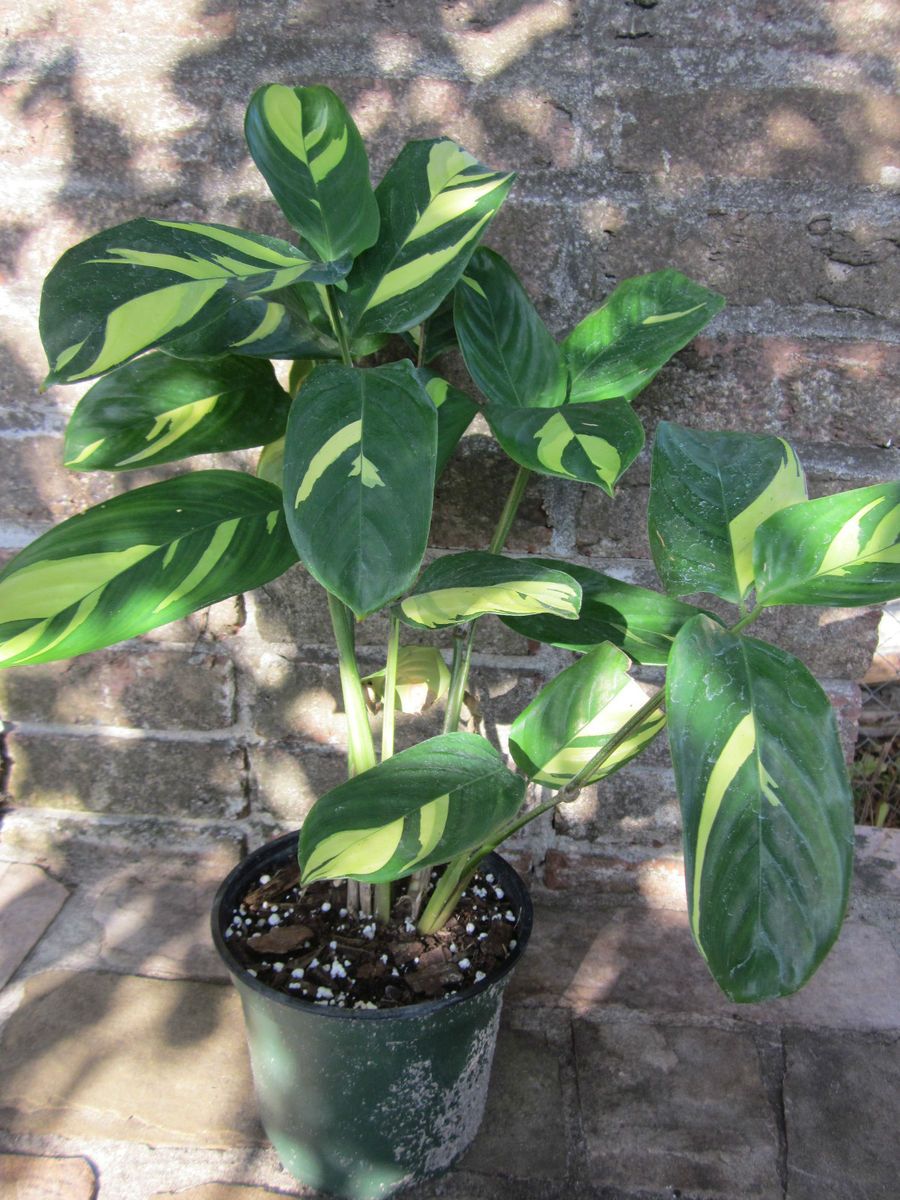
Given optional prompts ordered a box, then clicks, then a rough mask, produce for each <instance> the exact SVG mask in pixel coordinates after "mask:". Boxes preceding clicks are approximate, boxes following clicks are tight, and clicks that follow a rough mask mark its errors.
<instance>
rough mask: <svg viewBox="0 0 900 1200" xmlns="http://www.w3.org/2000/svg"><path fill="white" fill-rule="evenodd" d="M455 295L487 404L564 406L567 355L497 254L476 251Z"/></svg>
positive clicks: (471, 364)
mask: <svg viewBox="0 0 900 1200" xmlns="http://www.w3.org/2000/svg"><path fill="white" fill-rule="evenodd" d="M455 294H456V303H455V307H454V323H455V325H456V333H457V337H458V338H459V346H460V349H461V350H462V352H463V357H464V358H465V360H466V366H467V367H468V369H469V374H470V375H471V376H472V378H473V379H474V380H475V382H476V384H477V385H478V387H479V388H480V389H481V391H482V392H483V393H484V395H485V396H487V398H488V400H489V401H490V402H491V403H492V404H500V405H504V406H505V407H507V408H509V407H515V408H532V407H541V408H555V407H557V406H558V405H560V404H562V403H563V402H564V401H565V399H566V368H565V364H564V362H563V356H562V352H561V350H560V348H559V346H557V344H556V342H555V341H554V340H553V338H552V336H551V334H550V331H549V329H548V328H547V326H546V325H545V324H544V322H543V321H542V320H541V318H540V316H539V315H538V312H537V310H536V309H535V307H534V305H533V304H532V303H531V301H530V300H529V298H528V294H527V292H526V291H525V289H524V288H523V287H522V285H521V283H520V282H519V280H518V278H517V277H516V275H515V273H514V272H513V270H512V268H511V267H510V266H509V264H508V263H507V262H506V261H505V260H504V259H503V258H501V257H500V255H499V254H496V253H495V252H494V251H493V250H486V249H484V248H483V247H482V248H481V249H479V250H476V251H475V253H474V254H473V255H472V258H471V260H470V262H469V265H468V266H467V267H466V270H465V273H464V275H463V277H462V279H461V280H460V282H459V285H458V286H457V288H456V293H455Z"/></svg>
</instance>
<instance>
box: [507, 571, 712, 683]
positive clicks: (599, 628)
mask: <svg viewBox="0 0 900 1200" xmlns="http://www.w3.org/2000/svg"><path fill="white" fill-rule="evenodd" d="M529 562H531V563H533V564H535V565H537V566H542V567H557V568H562V569H563V570H564V571H565V572H566V574H567V575H571V576H572V578H573V579H575V580H577V581H578V583H580V584H581V613H580V615H579V617H578V620H577V621H563V620H561V619H560V618H559V617H554V616H549V615H538V616H536V617H503V618H501V619H502V621H503V623H504V625H508V626H509V627H510V629H514V630H515V632H516V633H519V634H521V635H522V637H526V638H531V639H532V640H533V641H535V642H546V643H547V644H548V645H550V646H558V647H559V648H560V649H561V650H575V651H578V652H579V653H584V652H585V651H588V650H590V649H592V648H593V647H594V646H599V645H600V644H601V643H602V642H612V643H613V644H614V645H616V646H619V647H621V649H622V650H624V651H625V653H626V654H627V655H628V657H629V658H631V659H633V660H634V661H635V662H638V663H641V664H643V665H644V666H661V665H663V664H665V662H666V660H667V659H668V657H669V650H670V649H671V647H672V642H673V641H674V640H675V635H676V633H677V632H678V630H679V629H680V628H681V626H682V625H683V624H684V623H685V621H689V620H690V619H691V617H695V616H696V615H697V612H698V611H699V610H698V609H696V608H694V606H693V605H692V604H684V603H682V601H680V600H673V599H671V598H670V597H669V596H661V595H660V594H659V592H653V591H650V589H649V588H642V587H635V585H634V584H631V583H623V582H622V581H621V580H620V579H613V578H612V577H611V576H609V575H603V574H601V573H600V572H599V571H593V570H591V568H590V567H579V566H573V565H572V564H571V563H567V562H558V561H556V560H555V559H551V558H538V559H533V558H532V559H529Z"/></svg>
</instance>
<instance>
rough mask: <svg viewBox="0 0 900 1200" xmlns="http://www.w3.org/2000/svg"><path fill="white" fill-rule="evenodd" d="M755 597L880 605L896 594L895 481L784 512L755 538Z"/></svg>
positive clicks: (899, 530) (899, 584)
mask: <svg viewBox="0 0 900 1200" xmlns="http://www.w3.org/2000/svg"><path fill="white" fill-rule="evenodd" d="M755 558H756V572H757V599H758V601H759V602H760V603H761V604H763V605H766V606H768V605H771V604H827V605H838V606H841V607H843V606H847V605H857V604H880V603H884V602H885V601H888V600H893V599H895V598H897V597H898V596H900V483H886V484H877V485H876V486H874V487H867V488H855V489H854V490H853V491H849V492H840V493H838V494H837V495H836V496H824V497H822V498H820V499H818V500H808V501H806V502H805V503H803V504H796V505H794V506H793V507H791V508H786V509H783V510H782V511H780V512H778V513H777V514H776V515H774V516H773V517H771V518H769V520H767V521H766V522H765V523H764V524H763V525H761V526H760V528H759V529H758V530H757V532H756V543H755Z"/></svg>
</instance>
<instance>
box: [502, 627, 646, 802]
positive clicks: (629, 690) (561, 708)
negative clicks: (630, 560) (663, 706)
mask: <svg viewBox="0 0 900 1200" xmlns="http://www.w3.org/2000/svg"><path fill="white" fill-rule="evenodd" d="M630 665H631V664H630V661H629V659H628V656H627V655H626V654H623V653H622V651H621V650H619V649H618V648H617V647H616V646H613V645H610V644H609V643H606V644H605V645H602V646H597V647H595V649H593V650H591V651H590V652H589V653H588V654H585V655H584V657H583V658H580V659H578V661H577V662H575V663H573V664H572V666H571V667H567V668H566V669H565V670H564V671H562V672H561V673H560V674H559V675H557V676H556V678H555V679H552V680H551V681H550V683H548V684H547V685H546V687H544V688H542V689H541V691H540V692H539V693H538V695H537V696H536V697H535V698H534V700H532V702H531V703H530V704H529V705H528V707H527V708H526V709H524V711H523V712H521V713H520V714H519V716H518V717H516V719H515V721H514V722H513V725H512V728H511V729H510V734H509V748H510V753H511V754H512V756H513V758H514V759H515V761H516V763H517V764H518V766H519V767H520V768H521V769H522V770H523V771H524V772H525V773H526V775H528V776H529V778H530V779H532V780H533V781H534V782H535V783H540V784H543V785H544V786H545V787H549V788H554V789H558V788H562V787H565V785H566V784H567V783H569V782H570V780H572V779H573V778H574V777H575V776H576V775H578V773H579V772H580V771H581V770H582V769H583V768H585V767H586V766H587V765H588V763H589V762H590V761H591V759H593V758H594V757H595V755H597V754H598V753H599V751H601V750H602V749H603V748H604V747H605V746H606V745H607V743H609V742H610V740H611V739H612V738H613V737H614V736H615V735H616V734H618V733H619V731H620V730H621V729H622V727H623V726H624V725H625V724H626V722H627V721H628V720H629V719H630V718H631V717H633V716H634V715H635V713H637V712H638V711H639V710H640V709H641V708H643V706H644V705H645V704H646V703H647V699H648V696H647V693H646V692H645V691H644V690H643V688H642V687H641V686H640V684H638V683H637V682H636V681H635V680H634V679H632V678H631V676H630V675H629V674H628V668H629V667H630ZM664 723H665V718H664V717H663V715H662V714H661V713H659V712H654V713H652V714H651V715H650V716H649V717H647V718H646V720H645V721H643V722H642V724H641V725H639V726H638V728H637V729H635V730H634V731H632V733H630V734H629V736H628V737H627V738H626V739H625V740H624V741H623V742H622V743H621V745H619V746H617V747H615V748H614V749H613V750H612V751H611V753H610V754H609V757H608V758H607V759H606V760H605V761H604V762H603V763H602V764H600V765H599V766H598V767H597V768H596V770H595V771H593V772H592V773H591V775H590V777H589V778H587V779H585V780H584V783H585V784H589V783H595V782H596V781H597V780H598V779H602V778H603V777H604V776H606V775H609V774H611V773H612V772H613V771H616V770H618V768H619V767H621V766H623V765H624V764H625V763H626V762H628V761H629V759H632V758H634V756H635V755H636V754H639V753H640V751H641V750H642V749H643V748H644V746H645V745H646V744H647V742H649V741H650V740H651V739H652V738H654V737H655V736H656V734H657V733H659V731H660V730H661V729H662V727H663V725H664Z"/></svg>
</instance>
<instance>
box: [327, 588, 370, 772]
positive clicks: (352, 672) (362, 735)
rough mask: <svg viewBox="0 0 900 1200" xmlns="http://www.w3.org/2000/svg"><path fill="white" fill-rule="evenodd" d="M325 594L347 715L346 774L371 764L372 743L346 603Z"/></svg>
mask: <svg viewBox="0 0 900 1200" xmlns="http://www.w3.org/2000/svg"><path fill="white" fill-rule="evenodd" d="M326 594H327V596H328V612H329V614H330V616H331V624H332V627H333V629H334V640H335V643H336V644H337V652H338V669H339V671H340V677H341V693H342V695H343V698H344V711H345V713H346V715H347V740H348V744H349V747H350V750H349V755H348V759H349V764H348V765H349V768H350V770H349V774H350V776H351V777H352V776H353V775H359V774H360V773H361V772H362V771H368V769H369V768H370V767H374V766H375V761H376V760H375V743H374V741H373V739H372V729H371V727H370V725H369V714H368V710H367V708H366V697H365V693H364V692H363V686H362V681H361V680H360V677H359V668H358V667H357V665H356V653H355V649H354V644H353V617H352V615H351V613H350V610H349V609H348V608H347V606H346V605H345V604H344V603H343V602H342V601H340V600H338V598H337V596H334V595H332V593H331V592H327V593H326Z"/></svg>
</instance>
